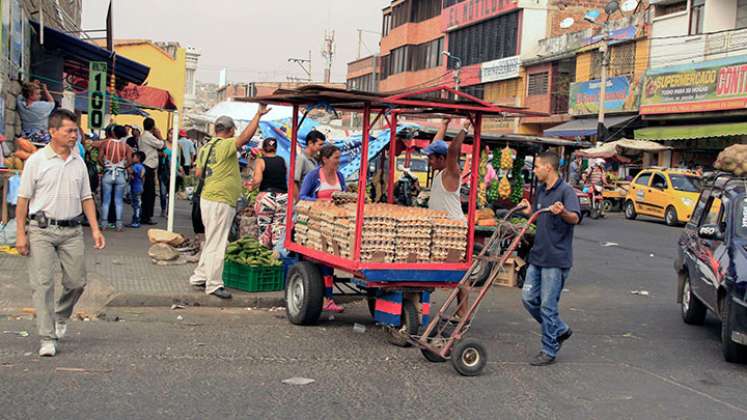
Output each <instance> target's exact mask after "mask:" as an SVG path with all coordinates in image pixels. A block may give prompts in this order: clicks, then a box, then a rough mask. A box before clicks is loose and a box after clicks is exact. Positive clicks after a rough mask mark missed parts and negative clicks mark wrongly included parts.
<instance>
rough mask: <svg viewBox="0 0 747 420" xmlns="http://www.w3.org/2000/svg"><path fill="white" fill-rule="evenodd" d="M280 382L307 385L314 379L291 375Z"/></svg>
mask: <svg viewBox="0 0 747 420" xmlns="http://www.w3.org/2000/svg"><path fill="white" fill-rule="evenodd" d="M282 382H283V383H284V384H286V385H308V384H312V383H314V382H316V381H315V380H313V379H309V378H301V377H293V378H288V379H283V381H282Z"/></svg>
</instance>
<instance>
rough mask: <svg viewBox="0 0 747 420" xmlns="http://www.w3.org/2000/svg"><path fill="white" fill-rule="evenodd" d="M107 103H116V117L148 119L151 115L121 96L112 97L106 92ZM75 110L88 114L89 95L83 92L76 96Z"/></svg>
mask: <svg viewBox="0 0 747 420" xmlns="http://www.w3.org/2000/svg"><path fill="white" fill-rule="evenodd" d="M106 101H107V103H111V101H115V105H114V108H115V109H116V113H115V115H139V116H141V117H147V116H149V115H150V114H148V113H147V112H145V111H143V110H142V109H140V106H138V104H135V103H132V102H130V101H128V100H127V99H124V98H121V97H119V96H112V95H111V94H110V93H109V92H106ZM75 110H76V111H79V112H81V113H83V114H87V113H88V93H86V92H83V93H78V94H76V95H75Z"/></svg>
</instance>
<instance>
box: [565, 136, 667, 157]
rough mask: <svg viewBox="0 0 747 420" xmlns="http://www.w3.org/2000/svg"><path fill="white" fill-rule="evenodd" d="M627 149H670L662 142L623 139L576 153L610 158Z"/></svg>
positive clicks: (654, 150)
mask: <svg viewBox="0 0 747 420" xmlns="http://www.w3.org/2000/svg"><path fill="white" fill-rule="evenodd" d="M625 149H627V150H633V151H637V152H651V153H656V152H662V151H664V150H669V147H666V146H662V145H661V144H659V143H654V142H652V141H646V140H629V139H621V140H617V141H612V142H609V143H604V144H602V145H600V146H597V147H594V148H592V149H586V150H579V151H578V152H576V155H578V156H581V157H584V158H594V159H610V158H613V157H616V156H617V155H619V154H620V153H622V152H623V151H624V150H625Z"/></svg>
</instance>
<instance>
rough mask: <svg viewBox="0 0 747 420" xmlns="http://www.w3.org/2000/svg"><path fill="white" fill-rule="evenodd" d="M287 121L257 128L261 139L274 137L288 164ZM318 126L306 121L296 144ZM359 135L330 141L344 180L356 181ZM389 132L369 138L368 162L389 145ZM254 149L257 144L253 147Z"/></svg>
mask: <svg viewBox="0 0 747 420" xmlns="http://www.w3.org/2000/svg"><path fill="white" fill-rule="evenodd" d="M286 123H287V121H274V122H264V121H263V122H260V124H259V128H260V131H261V133H262V137H263V138H266V137H274V138H275V139H277V141H278V156H281V157H283V158H284V159H285V160H286V162H288V163H290V139H289V138H288V137H287V132H288V131H289V129H288V125H287V124H286ZM317 125H319V124H318V123H316V122H315V121H313V120H310V119H307V120H305V121H304V123H303V124H302V125H301V127H300V128H299V130H298V142H299V144H300V145H301V146H305V144H306V135H307V134H308V133H309V132H310V131H311V130H313V129H314V128H316V126H317ZM409 127H412V126H409V125H401V126H398V130H397V132H398V133H399V132H401V131H402V130H404V129H406V128H409ZM361 139H362V137H361V135H360V134H357V135H354V136H351V137H348V138H346V139H333V140H331V141H332V142H333V144H334V145H335V146H337V147H338V148H339V149H340V151H341V153H342V156H341V158H340V172H342V174H343V175H344V176H345V179H348V180H353V179H358V173H359V171H360V165H361V146H362V144H361ZM389 140H390V139H389V130H388V129H387V130H384V131H382V132H380V133H379V135H378V136H377V137H374V136H371V138H370V139H369V143H368V160H369V162H370V161H371V160H373V158H374V157H376V155H378V154H379V153H381V151H382V150H384V148H386V146H387V145H388V144H389ZM253 146H254V147H256V146H257V144H254V145H253Z"/></svg>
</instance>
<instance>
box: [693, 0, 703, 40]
mask: <svg viewBox="0 0 747 420" xmlns="http://www.w3.org/2000/svg"><path fill="white" fill-rule="evenodd" d="M691 1H692V3H691V4H690V35H697V34H702V33H703V21H704V20H705V19H704V18H705V0H691Z"/></svg>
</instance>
